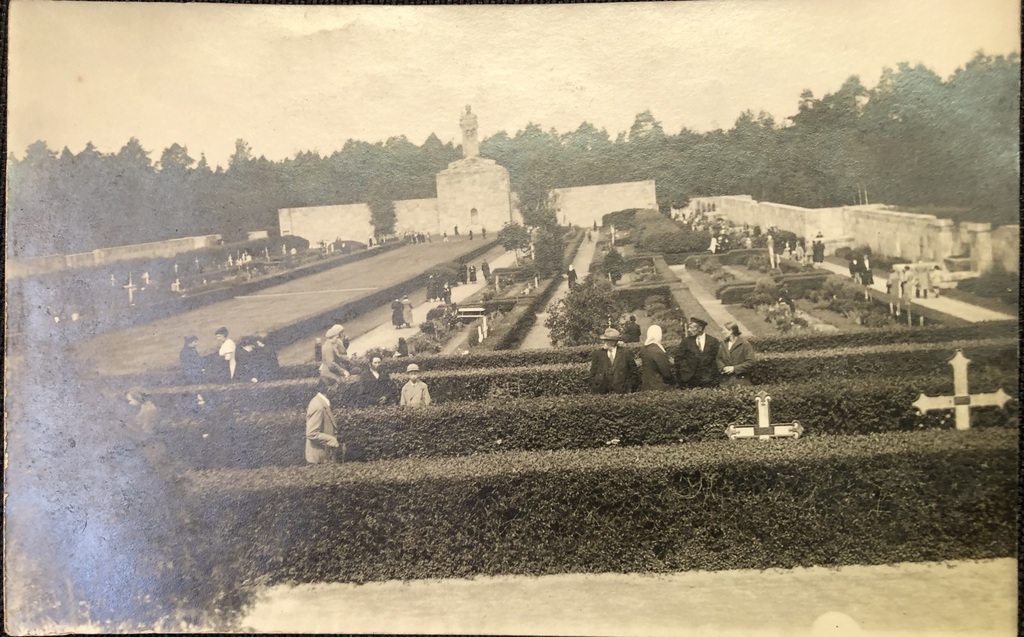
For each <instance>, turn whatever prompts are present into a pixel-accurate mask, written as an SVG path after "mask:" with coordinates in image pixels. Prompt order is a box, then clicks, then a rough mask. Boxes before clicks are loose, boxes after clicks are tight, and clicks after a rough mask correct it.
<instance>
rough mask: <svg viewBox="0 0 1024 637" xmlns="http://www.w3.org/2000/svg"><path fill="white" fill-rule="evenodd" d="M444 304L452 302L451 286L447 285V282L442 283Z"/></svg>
mask: <svg viewBox="0 0 1024 637" xmlns="http://www.w3.org/2000/svg"><path fill="white" fill-rule="evenodd" d="M444 304H445V305H451V304H452V286H450V285H448V284H447V283H445V284H444Z"/></svg>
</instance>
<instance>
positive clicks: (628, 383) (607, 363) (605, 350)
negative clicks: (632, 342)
mask: <svg viewBox="0 0 1024 637" xmlns="http://www.w3.org/2000/svg"><path fill="white" fill-rule="evenodd" d="M620 338H621V335H620V334H619V330H617V329H615V328H613V327H609V328H608V329H606V330H605V331H604V333H603V334H601V349H599V350H597V351H595V352H594V353H593V354H591V356H590V378H589V385H590V391H591V392H593V393H595V394H628V393H630V392H632V391H633V387H634V384H635V382H636V375H637V369H636V361H634V360H633V354H632V353H631V352H629V351H626V350H625V349H624V348H621V347H619V339H620Z"/></svg>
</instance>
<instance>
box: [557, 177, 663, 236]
mask: <svg viewBox="0 0 1024 637" xmlns="http://www.w3.org/2000/svg"><path fill="white" fill-rule="evenodd" d="M551 194H552V196H553V198H554V205H555V208H556V210H557V211H558V212H557V214H558V223H560V224H562V225H569V224H570V223H571V224H574V225H577V226H584V227H585V226H591V225H593V224H594V222H595V221H596V222H597V223H598V225H600V224H601V217H603V216H604V215H606V214H608V213H609V212H616V211H618V210H629V209H631V208H640V209H648V210H657V209H658V200H657V196H656V191H655V184H654V180H653V179H648V180H646V181H630V182H624V183H618V184H600V185H597V186H578V187H576V188H555V189H554V190H552V191H551Z"/></svg>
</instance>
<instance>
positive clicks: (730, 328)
mask: <svg viewBox="0 0 1024 637" xmlns="http://www.w3.org/2000/svg"><path fill="white" fill-rule="evenodd" d="M723 334H724V337H725V342H723V343H722V345H721V346H720V347H719V348H718V358H717V359H716V361H715V364H716V365H717V366H718V371H720V372H721V373H722V387H737V386H740V385H750V384H751V382H750V379H749V378H747V373H748V371H749V370H750V366H751V365H753V364H754V360H755V359H756V355H755V354H754V347H753V346H752V345H751V344H750V341H748V340H747V337H746V336H743V335H742V334H740V328H739V326H738V325H736V324H735V323H731V322H730V323H726V324H725V328H724V330H723Z"/></svg>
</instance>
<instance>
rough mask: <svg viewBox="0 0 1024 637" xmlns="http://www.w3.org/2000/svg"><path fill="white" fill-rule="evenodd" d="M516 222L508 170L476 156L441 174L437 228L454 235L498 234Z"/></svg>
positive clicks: (452, 166)
mask: <svg viewBox="0 0 1024 637" xmlns="http://www.w3.org/2000/svg"><path fill="white" fill-rule="evenodd" d="M512 219H513V217H512V201H511V189H510V184H509V176H508V170H506V169H505V167H504V166H500V165H499V164H497V163H496V162H494V161H492V160H490V159H484V158H481V157H473V158H471V159H463V160H459V161H455V162H452V163H451V164H449V166H448V168H446V169H444V170H442V171H441V172H439V173H437V223H438V225H437V227H436V228H433V229H431V230H432V231H436V232H438V233H440V232H447V233H448V234H452V233H453V231H454V228H455V226H458V227H459V232H460V233H463V234H465V233H468V232H469V231H470V230H473V231H474V232H480V230H481V228H487V229H488V230H490V231H492V232H497V231H498V230H500V229H501V227H502V226H503V225H505V224H506V223H508V222H509V221H511V220H512Z"/></svg>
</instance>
